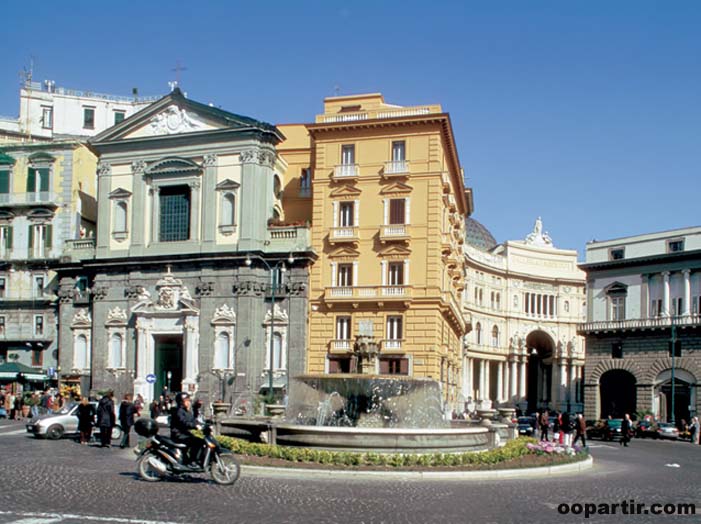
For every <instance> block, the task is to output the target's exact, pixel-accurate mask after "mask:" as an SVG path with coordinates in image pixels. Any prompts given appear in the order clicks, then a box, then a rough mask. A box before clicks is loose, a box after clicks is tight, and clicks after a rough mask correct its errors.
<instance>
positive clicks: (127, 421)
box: [119, 393, 136, 449]
mask: <svg viewBox="0 0 701 524" xmlns="http://www.w3.org/2000/svg"><path fill="white" fill-rule="evenodd" d="M135 414H136V406H134V403H133V402H132V401H131V395H130V394H129V393H127V394H126V395H124V400H122V403H121V404H120V406H119V424H120V425H121V426H122V442H121V444H120V445H119V447H120V448H122V449H124V448H126V447H129V433H130V432H131V427H132V426H133V425H134V415H135Z"/></svg>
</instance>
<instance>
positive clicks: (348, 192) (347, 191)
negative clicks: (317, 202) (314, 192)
mask: <svg viewBox="0 0 701 524" xmlns="http://www.w3.org/2000/svg"><path fill="white" fill-rule="evenodd" d="M360 193H361V191H360V189H358V188H357V187H355V186H349V185H343V186H341V187H339V188H336V189H334V190H333V191H331V193H330V194H329V196H331V197H334V198H335V197H344V196H351V197H355V196H358V195H359V194H360Z"/></svg>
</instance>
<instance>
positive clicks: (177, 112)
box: [150, 105, 204, 135]
mask: <svg viewBox="0 0 701 524" xmlns="http://www.w3.org/2000/svg"><path fill="white" fill-rule="evenodd" d="M150 125H151V131H152V132H153V133H154V134H156V135H173V134H177V133H187V132H191V131H199V130H201V129H203V128H204V125H203V124H202V123H201V122H198V121H197V120H195V118H193V117H192V116H191V115H190V114H188V112H187V111H185V110H184V109H181V108H179V107H177V106H174V105H172V106H169V107H168V108H166V109H165V110H164V111H162V112H161V113H158V114H157V115H156V116H154V117H153V118H152V119H151V121H150Z"/></svg>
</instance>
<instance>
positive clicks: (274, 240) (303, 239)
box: [268, 226, 311, 251]
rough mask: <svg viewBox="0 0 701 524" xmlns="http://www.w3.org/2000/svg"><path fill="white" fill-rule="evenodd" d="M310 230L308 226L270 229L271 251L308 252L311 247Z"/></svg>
mask: <svg viewBox="0 0 701 524" xmlns="http://www.w3.org/2000/svg"><path fill="white" fill-rule="evenodd" d="M309 237H310V235H309V228H308V227H306V226H282V227H269V228H268V239H269V240H270V243H271V247H270V248H271V249H277V250H282V251H293V250H297V249H299V250H302V251H303V250H307V249H309V246H311V240H310V238H309Z"/></svg>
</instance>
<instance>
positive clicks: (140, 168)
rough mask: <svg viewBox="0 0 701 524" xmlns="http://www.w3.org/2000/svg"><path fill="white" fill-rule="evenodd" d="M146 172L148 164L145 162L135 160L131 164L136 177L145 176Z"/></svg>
mask: <svg viewBox="0 0 701 524" xmlns="http://www.w3.org/2000/svg"><path fill="white" fill-rule="evenodd" d="M144 171H146V162H144V161H143V160H135V161H134V162H132V163H131V172H132V173H133V174H135V175H143V174H144Z"/></svg>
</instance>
